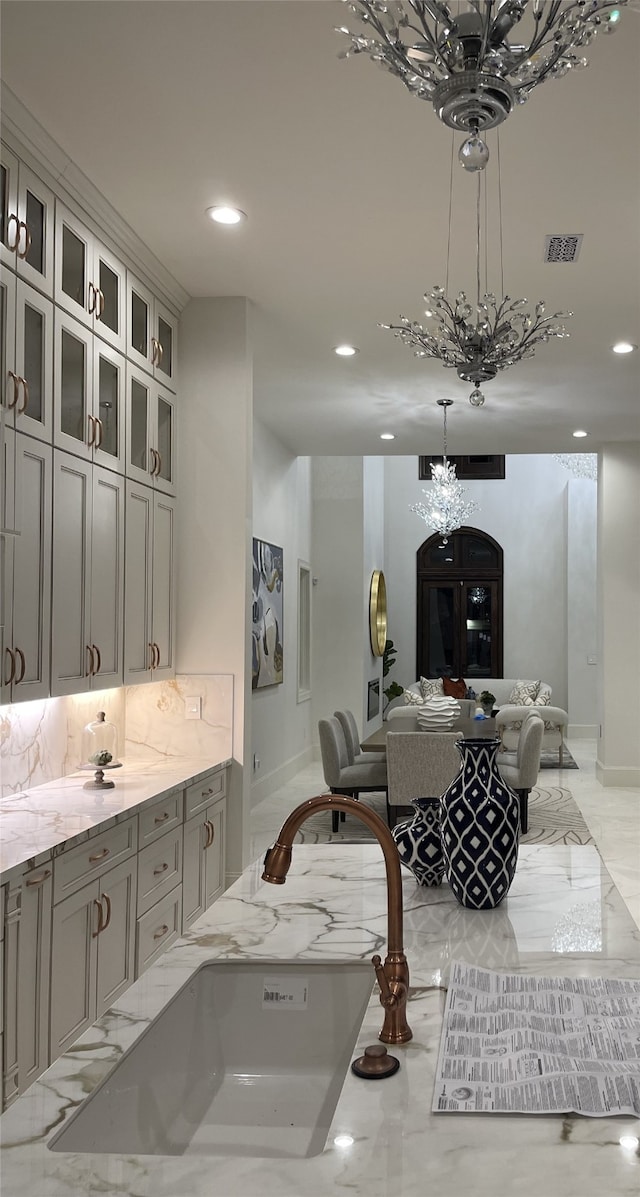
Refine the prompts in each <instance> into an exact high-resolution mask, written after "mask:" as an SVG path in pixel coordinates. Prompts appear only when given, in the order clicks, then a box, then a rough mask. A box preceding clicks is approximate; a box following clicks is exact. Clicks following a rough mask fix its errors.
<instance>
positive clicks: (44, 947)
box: [18, 864, 52, 1093]
mask: <svg viewBox="0 0 640 1197" xmlns="http://www.w3.org/2000/svg"><path fill="white" fill-rule="evenodd" d="M51 877H52V866H51V864H48V865H44V866H42V867H41V868H39V869H32V870H31V871H30V872H29V873H26V874H25V875H24V877H23V879H22V903H21V905H22V909H21V914H20V950H19V955H18V993H19V998H20V1002H19V1007H18V1080H19V1087H20V1092H21V1093H24V1091H25V1089H27V1088H28V1086H29V1085H30V1084H31V1083H32V1081H35V1079H36V1077H38V1076H40V1073H42V1072H44V1070H45V1068H48V1067H49V967H50V962H51V913H52V910H51V891H52V882H51Z"/></svg>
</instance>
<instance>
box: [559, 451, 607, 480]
mask: <svg viewBox="0 0 640 1197" xmlns="http://www.w3.org/2000/svg"><path fill="white" fill-rule="evenodd" d="M553 457H554V460H555V461H557V462H558V463H559V464H560V465H561V466H564V468H565V470H569V471H570V473H572V474H573V476H574V478H588V479H589V481H590V482H597V481H598V454H597V453H554V454H553Z"/></svg>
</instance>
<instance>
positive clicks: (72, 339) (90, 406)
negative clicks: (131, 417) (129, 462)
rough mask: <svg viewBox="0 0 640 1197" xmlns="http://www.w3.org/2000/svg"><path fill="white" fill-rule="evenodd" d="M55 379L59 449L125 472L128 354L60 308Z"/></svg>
mask: <svg viewBox="0 0 640 1197" xmlns="http://www.w3.org/2000/svg"><path fill="white" fill-rule="evenodd" d="M54 379H55V382H54V390H55V404H54V406H55V429H54V443H55V444H56V446H57V448H59V449H65V450H66V451H67V452H68V453H74V454H75V455H76V456H77V457H83V458H84V459H85V460H86V461H93V462H95V464H96V465H102V466H105V467H106V468H107V469H111V470H115V471H117V472H118V473H124V460H125V458H124V450H125V427H126V420H125V414H124V408H125V381H126V370H125V359H124V358H123V356H122V354H120V353H118V352H117V351H116V350H115V349H112V348H111V347H110V346H109V345H105V344H103V343H102V342H101V341H99V340H98V339H97V338H94V337H93V336H92V334H91V332H90V330H89V329H87V328H86V327H85V326H84V325H82V324H79V323H78V321H77V320H74V319H73V318H72V317H71V316H67V314H66V312H62V311H60V310H59V309H58V310H57V311H56V320H55V371H54Z"/></svg>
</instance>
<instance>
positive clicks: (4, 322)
mask: <svg viewBox="0 0 640 1197" xmlns="http://www.w3.org/2000/svg"><path fill="white" fill-rule="evenodd" d="M20 398H21V390H20V387H19V385H18V382H17V372H16V276H15V274H12V273H11V271H10V270H6V269H5V268H4V267H2V273H1V275H0V403H1V404H2V406H3V407H4V408H5V411H6V420H7V423H9V422H11V423H13V420H14V412H15V409H16V407H17V406H18V404H19V401H20Z"/></svg>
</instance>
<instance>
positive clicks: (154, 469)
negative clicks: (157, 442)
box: [149, 449, 158, 478]
mask: <svg viewBox="0 0 640 1197" xmlns="http://www.w3.org/2000/svg"><path fill="white" fill-rule="evenodd" d="M149 456H150V458H151V469H150V470H149V473H150V474H151V477H152V478H154V477H155V475H156V473H157V470H158V454H157V452H156V450H155V449H149Z"/></svg>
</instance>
